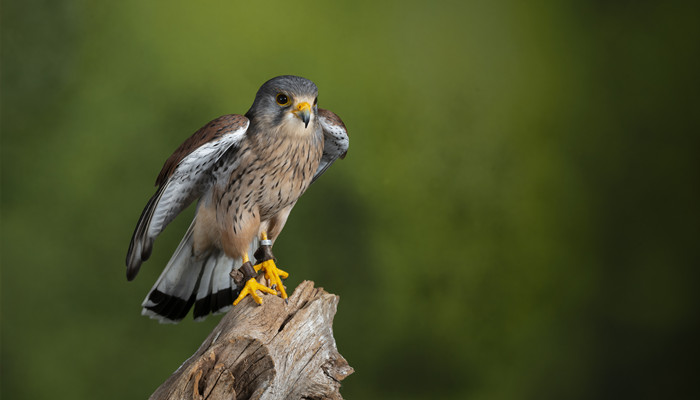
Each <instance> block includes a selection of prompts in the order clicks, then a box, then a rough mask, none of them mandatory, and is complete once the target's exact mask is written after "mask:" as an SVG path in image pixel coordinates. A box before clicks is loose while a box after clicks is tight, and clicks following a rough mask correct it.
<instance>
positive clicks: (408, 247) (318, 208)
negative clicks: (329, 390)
mask: <svg viewBox="0 0 700 400" xmlns="http://www.w3.org/2000/svg"><path fill="white" fill-rule="evenodd" d="M688 4H691V3H690V2H688ZM696 4H697V3H696ZM1 11H2V16H1V18H2V19H1V23H2V24H1V25H2V43H1V60H2V68H1V73H2V81H1V89H2V99H1V101H2V114H1V124H2V125H1V128H2V132H1V133H2V154H1V156H2V222H1V225H2V249H1V254H2V276H1V281H2V382H1V386H2V392H1V395H2V398H3V399H8V400H9V399H40V398H54V399H55V398H60V399H95V398H98V399H132V398H133V399H136V398H145V397H147V396H148V395H150V394H151V393H152V392H153V391H154V389H155V388H156V387H157V386H158V385H159V384H160V383H161V382H163V381H164V380H165V379H166V378H167V377H168V376H169V375H170V374H171V373H172V372H173V371H174V370H175V369H176V368H177V367H178V366H179V365H180V363H181V362H183V361H184V360H185V359H186V358H187V357H189V356H190V355H191V354H192V353H193V352H194V351H195V350H196V349H197V347H198V346H199V344H200V343H201V341H202V340H203V339H204V338H205V337H206V336H207V334H208V333H209V332H210V330H211V329H212V328H213V327H214V326H215V324H216V323H217V322H218V320H219V319H220V317H218V316H217V317H210V318H208V319H207V320H206V322H204V323H195V322H193V321H192V320H191V318H190V317H188V318H187V319H186V320H185V321H183V322H182V323H180V324H179V325H177V326H172V325H159V324H158V323H156V322H154V321H152V320H149V319H147V318H144V317H141V316H140V315H139V312H140V307H139V305H140V302H141V300H142V299H143V297H144V296H145V295H146V293H147V291H148V290H149V289H150V287H151V285H152V284H153V283H154V281H155V280H156V278H157V277H158V275H159V274H160V271H161V270H162V268H163V266H164V264H165V262H166V261H167V259H168V258H169V256H170V254H171V253H172V251H173V250H174V248H175V246H176V245H177V243H178V242H179V240H180V237H181V236H182V235H183V233H184V231H185V229H186V227H187V225H188V224H189V219H190V218H191V215H192V212H191V210H190V211H189V212H188V213H187V215H184V216H183V217H181V218H179V219H178V220H176V221H175V222H174V223H173V224H172V225H171V226H170V227H169V228H168V229H167V230H166V232H165V233H164V234H163V235H162V237H161V238H160V239H159V240H158V241H157V242H156V247H155V251H154V254H153V257H152V259H151V260H150V261H149V262H148V263H146V264H145V265H144V267H143V269H142V271H141V273H140V275H139V276H138V278H137V279H136V280H135V281H134V282H130V283H127V281H126V279H125V266H124V257H125V254H126V250H127V247H128V243H129V239H130V237H131V233H132V230H133V228H134V226H135V223H136V220H137V219H138V217H139V215H140V213H141V210H142V207H143V206H144V205H145V203H146V201H147V200H148V198H149V196H151V194H152V193H153V192H154V190H155V189H154V188H153V187H152V184H153V181H154V179H155V176H156V175H157V173H158V171H159V170H160V167H161V166H162V164H163V162H164V161H165V159H166V158H167V157H168V156H169V155H170V154H171V152H172V151H173V150H174V149H175V148H176V147H177V146H178V145H179V144H180V143H181V142H182V141H183V140H184V139H185V138H186V137H188V136H189V135H190V134H191V133H193V132H194V131H195V130H197V129H198V128H199V127H200V126H202V125H203V124H204V123H206V122H207V121H209V120H211V119H213V118H215V117H217V116H219V115H222V114H226V113H244V112H245V111H246V110H247V109H248V107H249V106H250V104H251V103H252V100H253V97H254V94H255V91H256V90H257V88H258V87H259V86H260V85H261V84H262V83H263V82H264V81H266V80H267V79H269V78H271V77H273V76H276V75H281V74H297V75H302V76H305V77H308V78H310V79H312V80H313V81H315V82H316V84H317V85H318V86H319V88H320V93H321V95H320V105H321V106H322V107H324V108H328V109H330V110H333V111H335V112H336V113H338V114H339V115H340V116H341V117H342V118H343V119H344V121H345V123H346V125H347V126H348V129H349V131H350V136H351V149H350V152H349V154H348V157H347V158H346V159H345V160H343V161H342V162H338V163H336V164H335V165H334V166H333V168H331V169H330V170H329V171H328V172H327V173H326V174H325V175H324V176H323V178H322V179H320V180H319V181H318V182H317V183H316V184H314V185H313V186H312V188H311V189H310V190H309V191H308V192H307V194H305V195H304V197H303V198H302V199H301V201H300V202H299V203H298V205H297V206H296V208H295V210H294V212H293V213H292V215H291V217H290V220H289V222H288V224H287V227H286V229H285V231H284V232H283V233H282V236H281V237H280V240H279V241H278V244H277V246H276V254H277V256H278V258H279V259H280V260H281V263H280V265H281V266H282V267H283V268H284V269H286V270H288V271H290V272H291V277H290V278H289V280H288V281H287V283H288V286H289V287H290V288H293V287H295V286H296V285H297V284H298V283H299V282H300V281H301V280H304V279H310V280H314V281H315V282H316V284H317V285H319V286H323V287H324V288H326V289H327V290H328V291H330V292H332V293H336V294H338V295H340V298H341V301H340V305H339V308H338V313H337V315H336V319H335V325H334V329H335V336H336V339H337V343H338V347H339V349H340V351H341V353H342V354H343V355H344V356H345V357H346V358H347V359H348V361H349V362H350V364H351V365H352V366H353V367H354V368H355V370H356V372H355V374H353V375H351V376H350V377H349V378H348V379H347V380H346V381H345V382H344V383H343V389H342V393H343V395H344V396H345V397H346V398H348V399H423V398H425V399H428V398H441V399H442V398H444V399H535V398H536V399H543V398H545V399H598V398H655V399H656V398H687V397H691V396H690V394H691V393H690V391H691V390H693V389H695V388H697V384H695V383H694V382H693V381H694V380H696V379H697V376H698V368H697V365H698V363H697V359H698V357H699V356H700V354H699V353H698V345H697V343H696V341H697V339H698V337H699V336H698V335H699V334H700V331H699V330H698V318H699V316H700V291H699V290H698V278H699V274H698V267H699V266H700V259H699V258H700V257H699V252H698V249H697V246H698V243H700V211H699V210H700V206H699V205H700V176H699V175H700V161H699V160H700V153H699V150H700V146H699V145H700V143H699V140H698V134H699V133H700V129H699V128H700V117H699V116H700V101H699V98H700V95H699V92H700V84H699V81H700V78H699V74H698V71H700V52H699V49H700V18H699V15H700V13H699V10H698V7H697V6H690V7H688V6H682V5H679V3H675V2H630V1H626V2H608V1H588V2H584V1H580V2H568V1H532V2H524V1H510V2H499V1H445V2H428V1H385V2H378V1H360V0H358V1H352V2H327V1H313V0H310V1H305V2H289V1H281V2H280V1H265V2H252V1H251V2H240V1H204V2H197V3H196V4H195V3H194V2H191V1H167V2H166V1H150V2H144V1H135V0H127V1H115V2H90V1H77V0H75V1H34V0H24V1H18V0H14V1H8V0H4V1H3V2H2V7H1ZM696 391H697V390H696Z"/></svg>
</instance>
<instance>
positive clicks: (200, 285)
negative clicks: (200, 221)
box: [141, 221, 257, 323]
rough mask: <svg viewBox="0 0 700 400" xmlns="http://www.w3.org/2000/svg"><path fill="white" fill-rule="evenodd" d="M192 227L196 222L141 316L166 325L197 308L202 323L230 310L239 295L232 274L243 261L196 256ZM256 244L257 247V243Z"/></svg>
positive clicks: (214, 253)
mask: <svg viewBox="0 0 700 400" xmlns="http://www.w3.org/2000/svg"><path fill="white" fill-rule="evenodd" d="M193 227H194V221H193V222H192V224H191V225H190V228H189V229H188V230H187V233H186V234H185V236H184V237H183V239H182V241H181V242H180V245H179V246H178V247H177V250H175V253H174V254H173V256H172V257H171V258H170V261H168V264H167V265H166V266H165V269H163V272H162V273H161V275H160V277H159V278H158V280H157V281H156V283H155V285H153V288H152V289H151V291H150V292H149V293H148V295H147V296H146V298H145V299H144V301H143V303H142V307H143V310H142V312H141V314H142V315H147V316H149V317H151V318H154V319H157V320H159V321H160V322H163V323H177V322H179V321H180V320H182V319H183V318H184V317H185V316H186V315H187V313H188V312H189V310H190V309H191V308H192V306H193V305H194V318H195V320H203V319H204V318H206V316H207V315H209V314H210V313H220V312H225V311H227V310H228V309H230V308H231V304H232V303H233V300H234V299H235V298H236V296H238V292H239V290H238V288H237V287H236V284H235V283H234V282H233V279H231V276H230V272H231V270H232V268H239V267H240V266H241V260H240V259H238V260H234V259H232V258H229V257H228V256H226V255H225V254H224V253H223V252H221V251H218V250H213V251H211V252H209V253H208V254H204V255H199V256H195V255H193V254H192V245H193V237H192V231H193ZM253 245H255V246H257V240H256V241H255V242H254V243H253V244H251V247H253Z"/></svg>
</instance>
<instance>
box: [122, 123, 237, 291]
mask: <svg viewBox="0 0 700 400" xmlns="http://www.w3.org/2000/svg"><path fill="white" fill-rule="evenodd" d="M248 124H249V120H248V119H247V118H246V117H244V116H242V115H235V114H231V115H224V116H223V117H219V118H217V119H215V120H213V121H211V122H210V123H208V124H207V125H205V126H204V127H203V128H202V129H200V130H198V131H197V132H195V133H194V134H193V135H192V136H191V137H190V138H188V139H187V140H186V141H185V142H184V143H183V144H182V145H180V147H178V148H177V150H175V152H174V153H173V155H171V156H170V157H169V158H168V159H167V161H166V162H165V165H163V168H162V170H161V171H160V174H158V178H157V179H156V185H158V186H159V187H158V190H157V191H156V193H155V194H154V195H153V197H151V199H150V200H149V201H148V204H146V207H145V208H144V210H143V212H142V213H141V218H139V222H138V223H137V224H136V229H135V230H134V235H133V236H132V238H131V243H130V245H129V252H128V253H127V256H126V265H127V279H128V280H132V279H134V277H136V274H137V273H138V271H139V268H140V267H141V263H142V262H143V261H146V260H147V259H148V257H149V256H150V255H151V250H152V247H153V241H154V240H155V238H156V237H157V236H158V235H159V234H160V233H161V232H162V231H163V229H165V227H166V226H167V225H168V224H169V223H170V222H171V221H172V220H173V219H175V217H176V216H177V215H178V214H179V213H180V212H182V210H184V209H185V208H187V206H189V205H190V204H191V203H192V202H193V201H194V200H196V199H197V198H199V197H201V196H202V194H204V193H205V192H206V191H207V190H208V188H209V187H210V186H211V184H212V180H213V175H212V172H213V169H214V168H215V166H216V164H217V162H218V161H219V159H221V157H222V156H223V155H224V154H225V153H226V152H228V151H231V150H232V149H235V148H237V147H238V145H239V143H240V141H241V140H242V139H243V137H244V136H245V132H246V130H247V129H248Z"/></svg>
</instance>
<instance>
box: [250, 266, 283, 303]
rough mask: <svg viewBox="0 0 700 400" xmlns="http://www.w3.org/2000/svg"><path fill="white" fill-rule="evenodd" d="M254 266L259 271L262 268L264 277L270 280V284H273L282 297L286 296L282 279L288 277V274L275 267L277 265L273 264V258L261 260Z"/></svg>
mask: <svg viewBox="0 0 700 400" xmlns="http://www.w3.org/2000/svg"><path fill="white" fill-rule="evenodd" d="M254 268H255V270H256V271H260V270H261V269H262V270H263V271H264V272H265V279H267V280H268V281H270V286H272V285H275V286H276V288H277V290H279V291H280V294H281V295H282V298H283V299H286V298H287V292H286V291H285V290H284V285H283V284H282V279H287V277H289V274H288V273H287V272H285V271H282V270H281V269H279V268H277V265H275V261H274V260H267V261H263V262H261V263H260V264H258V265H256V266H255V267H254ZM280 278H281V279H280Z"/></svg>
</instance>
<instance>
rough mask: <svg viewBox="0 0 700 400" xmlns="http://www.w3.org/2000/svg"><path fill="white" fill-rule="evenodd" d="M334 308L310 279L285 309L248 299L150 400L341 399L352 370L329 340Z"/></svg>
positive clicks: (276, 302)
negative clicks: (259, 303) (343, 386)
mask: <svg viewBox="0 0 700 400" xmlns="http://www.w3.org/2000/svg"><path fill="white" fill-rule="evenodd" d="M337 307H338V296H336V295H333V294H329V293H327V292H326V291H324V290H323V289H321V288H315V287H314V284H313V282H310V281H304V282H302V283H301V284H300V285H299V286H298V287H297V288H296V290H295V291H294V293H293V294H292V296H291V297H289V304H285V302H284V300H282V299H281V298H279V297H277V296H264V297H263V304H262V305H261V306H258V305H257V304H255V303H254V302H253V300H252V299H251V298H250V297H247V298H246V299H245V300H244V301H242V302H241V303H240V304H238V305H237V306H235V307H233V309H232V310H231V311H229V312H228V314H226V315H225V316H224V317H223V318H222V320H221V322H220V323H219V325H218V326H217V327H216V328H215V329H214V330H213V331H212V332H211V334H209V337H207V339H206V340H205V341H204V343H202V345H201V346H200V347H199V350H197V352H196V353H195V354H194V355H193V356H192V357H190V358H189V359H188V360H187V361H185V363H184V364H182V366H181V367H180V368H178V370H177V371H175V373H174V374H173V375H172V376H170V378H168V379H167V380H166V381H165V382H164V383H163V384H162V385H161V386H160V387H159V388H158V389H156V391H155V393H153V395H152V396H151V397H150V399H151V400H165V399H183V400H184V399H188V400H189V399H197V400H200V399H202V400H203V399H207V400H219V399H227V400H228V399H236V400H243V399H264V400H271V399H338V400H339V399H342V397H341V396H340V392H339V391H338V390H339V389H340V382H341V381H342V380H343V379H345V377H347V376H348V375H350V374H351V373H352V372H353V369H352V367H350V365H348V362H347V361H345V359H344V358H343V356H341V355H340V353H338V349H337V348H336V345H335V339H334V338H333V328H332V323H333V316H334V315H335V312H336V310H337Z"/></svg>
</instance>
